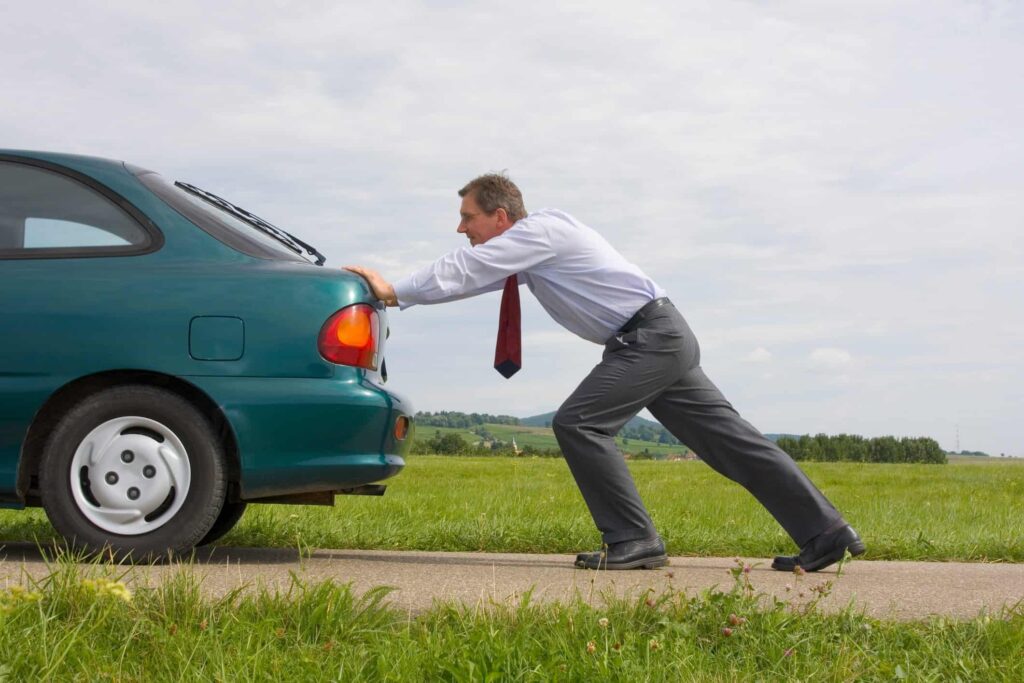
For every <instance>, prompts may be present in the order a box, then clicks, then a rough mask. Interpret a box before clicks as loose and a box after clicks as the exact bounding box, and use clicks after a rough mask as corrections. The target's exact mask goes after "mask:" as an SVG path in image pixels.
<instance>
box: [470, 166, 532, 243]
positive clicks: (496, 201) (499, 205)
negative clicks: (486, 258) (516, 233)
mask: <svg viewBox="0 0 1024 683" xmlns="http://www.w3.org/2000/svg"><path fill="white" fill-rule="evenodd" d="M459 196H460V197H462V207H461V208H460V209H459V215H460V216H461V218H462V220H461V221H459V232H460V233H464V234H465V235H466V237H468V238H469V243H470V244H472V245H473V246H474V247H475V246H477V245H480V244H483V243H484V242H486V241H487V240H489V239H491V238H492V237H497V236H498V235H500V234H501V233H503V232H505V231H506V230H508V229H509V228H511V227H512V225H513V224H514V223H515V222H516V221H518V220H519V219H520V218H525V217H526V207H524V206H523V195H522V193H521V192H520V191H519V188H518V187H516V184H515V183H513V182H512V181H511V180H509V179H508V177H506V176H505V175H502V174H498V173H488V174H487V175H482V176H480V177H479V178H474V179H473V180H471V181H469V182H468V183H467V184H466V186H465V187H464V188H462V189H461V190H459Z"/></svg>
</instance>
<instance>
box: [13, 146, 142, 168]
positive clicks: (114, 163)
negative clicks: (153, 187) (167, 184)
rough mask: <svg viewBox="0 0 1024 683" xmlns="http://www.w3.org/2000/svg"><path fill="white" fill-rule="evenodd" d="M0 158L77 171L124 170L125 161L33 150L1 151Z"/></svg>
mask: <svg viewBox="0 0 1024 683" xmlns="http://www.w3.org/2000/svg"><path fill="white" fill-rule="evenodd" d="M0 156H12V157H21V158H24V159H37V160H39V161H49V162H50V163H53V164H59V165H61V166H66V167H68V168H71V169H74V170H76V171H87V170H96V169H98V168H104V167H105V168H106V169H108V170H111V171H115V170H119V171H123V170H124V162H123V161H120V160H117V159H106V158H103V157H96V156H88V155H84V154H65V153H62V152H45V151H41V150H31V149H0Z"/></svg>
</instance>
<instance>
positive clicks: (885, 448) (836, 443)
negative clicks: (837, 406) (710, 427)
mask: <svg viewBox="0 0 1024 683" xmlns="http://www.w3.org/2000/svg"><path fill="white" fill-rule="evenodd" d="M777 443H778V445H779V448H781V449H782V450H784V451H786V452H787V453H789V455H790V457H792V458H793V459H794V460H807V461H812V462H838V461H848V462H899V463H902V462H919V463H933V464H940V465H941V464H945V463H946V462H947V461H946V452H945V451H943V450H942V447H941V446H939V444H938V442H937V441H935V439H930V438H927V437H918V438H909V437H904V438H900V439H897V438H896V437H894V436H880V437H876V438H872V439H865V438H864V437H863V436H856V435H853V434H836V435H834V436H829V435H827V434H817V435H815V436H810V435H807V434H805V435H804V436H801V437H799V438H792V437H788V436H783V437H780V438H779V440H778V442H777Z"/></svg>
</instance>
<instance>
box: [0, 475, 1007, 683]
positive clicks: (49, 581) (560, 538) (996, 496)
mask: <svg viewBox="0 0 1024 683" xmlns="http://www.w3.org/2000/svg"><path fill="white" fill-rule="evenodd" d="M630 467H631V468H632V470H633V472H634V474H635V476H636V479H637V482H638V484H639V487H640V490H641V492H642V495H643V496H644V498H645V499H646V501H647V502H648V505H649V507H650V508H651V510H652V513H653V514H654V517H655V520H656V522H657V524H658V526H659V528H660V530H661V531H662V533H663V535H664V536H665V537H666V539H667V541H668V544H669V549H670V552H672V553H673V554H679V555H686V554H700V555H711V554H713V555H752V556H769V555H771V554H774V553H775V552H779V551H789V550H791V547H790V545H789V541H788V540H787V539H786V537H785V536H784V535H783V534H782V533H781V532H780V531H779V530H778V529H777V528H776V525H775V523H774V522H773V521H772V520H771V519H770V518H769V517H768V515H767V514H766V513H764V511H763V510H761V509H760V508H759V506H758V505H757V504H756V503H755V502H754V501H753V500H752V499H751V497H750V496H749V495H748V494H747V493H746V492H745V491H742V490H741V489H740V488H739V487H737V486H736V485H734V484H732V483H730V482H728V481H726V480H725V479H723V478H722V477H720V476H718V475H716V474H714V473H713V472H711V471H710V469H709V468H708V467H707V466H706V465H704V464H703V463H700V462H652V461H643V462H633V463H631V464H630ZM804 467H805V468H806V470H807V471H808V473H809V474H810V476H811V478H812V479H814V481H815V482H817V483H818V484H819V485H820V486H821V487H822V488H823V489H824V490H825V492H826V493H827V494H828V495H829V496H830V497H831V498H832V499H833V500H834V502H835V503H836V504H837V505H838V506H839V507H840V509H842V510H843V511H844V512H845V513H846V515H847V517H848V518H849V519H850V521H851V522H853V523H854V524H855V525H856V526H857V527H858V529H859V530H860V531H861V533H862V535H863V536H864V537H865V539H866V540H867V543H868V547H869V551H868V555H867V558H868V559H882V558H900V559H910V558H914V559H930V560H942V559H961V560H977V561H983V560H989V561H993V560H998V561H1018V562H1019V561H1022V560H1024V545H1022V540H1021V539H1024V504H1022V496H1021V493H1022V489H1024V463H1017V462H991V461H989V462H985V463H984V465H979V464H978V461H975V460H972V461H969V462H966V461H965V462H955V463H952V464H950V465H946V466H936V465H863V464H852V463H810V464H805V465H804ZM52 535H53V533H52V529H50V527H49V525H48V523H47V522H46V520H45V517H43V516H42V514H41V513H40V512H39V511H22V512H17V511H9V510H8V511H0V543H2V541H4V540H22V541H23V540H32V539H37V540H40V541H45V540H47V539H50V538H52ZM225 542H226V543H228V544H240V545H277V546H282V545H283V546H291V547H299V548H300V549H302V548H306V547H309V546H319V547H347V548H410V549H411V548H419V549H438V550H491V551H535V552H572V551H575V550H578V549H580V548H588V547H596V544H597V542H598V537H597V534H596V532H595V531H594V529H593V528H592V524H591V522H590V520H589V517H588V515H587V513H586V511H585V509H584V507H583V503H582V500H581V499H580V497H579V494H578V493H577V492H576V490H575V488H574V486H573V483H572V480H571V478H570V476H569V474H568V472H567V469H566V467H565V463H564V462H562V461H561V460H560V459H554V458H496V457H492V458H467V457H438V456H419V457H413V458H411V459H410V461H409V466H408V468H407V471H405V472H404V473H403V474H402V475H400V476H399V477H397V478H396V479H394V480H393V481H392V482H391V486H390V488H389V490H388V493H387V495H386V496H384V497H383V498H361V497H350V498H346V497H340V498H338V500H337V505H336V507H335V508H300V507H290V506H256V507H253V508H251V509H250V510H249V511H248V512H247V513H246V516H245V517H244V518H243V520H242V522H241V524H240V525H239V526H238V527H237V528H236V530H235V531H233V532H232V533H231V534H229V535H228V536H227V537H226V538H225ZM119 571H120V570H119V569H118V568H117V567H112V566H104V565H96V566H86V567H79V566H76V565H73V564H69V563H66V562H63V561H58V562H56V563H54V565H53V573H52V574H51V575H50V576H49V577H48V578H46V579H44V580H43V581H41V582H39V583H37V584H29V585H26V586H6V587H2V588H0V681H4V680H96V681H105V680H112V681H113V680H117V681H164V680H168V681H170V680H243V681H248V680H302V681H306V680H346V681H348V680H353V681H360V680H374V681H376V680H394V681H407V680H408V681H420V680H422V681H433V680H450V681H477V680H494V681H505V680H517V681H558V680H566V681H569V680H571V681H576V680H601V681H604V680H608V681H637V680H650V681H662V680H664V681H678V680H694V681H723V680H724V681H746V680H787V679H791V680H844V681H853V680H858V681H859V680H865V681H881V680H894V679H897V680H899V679H905V680H964V681H966V680H1022V679H1024V606H1022V605H1017V606H1016V607H1014V608H1011V609H1009V610H1007V611H1005V612H1001V613H998V614H982V615H978V617H977V618H975V619H970V620H965V621H952V620H947V619H942V618H933V619H930V620H925V621H918V622H911V623H903V622H890V621H879V620H875V619H871V618H869V617H865V616H863V615H862V614H860V613H858V612H857V611H856V610H855V609H853V608H849V609H847V610H846V611H844V612H842V613H839V614H823V613H820V612H818V611H817V610H816V609H815V608H814V606H813V604H812V605H811V606H809V607H794V606H792V605H789V604H787V603H785V602H782V601H774V602H773V601H771V600H765V599H763V596H758V595H756V594H754V593H753V590H752V589H750V588H749V587H748V586H747V585H746V584H745V582H744V578H743V574H742V573H741V572H737V573H736V575H735V576H736V583H735V585H734V586H733V587H732V588H731V589H728V588H726V589H724V590H718V589H716V590H714V591H709V592H706V593H704V594H702V595H700V596H696V597H693V596H689V597H688V596H687V595H685V594H684V593H682V592H678V591H673V590H668V591H666V592H665V593H664V594H662V595H646V596H641V597H640V598H638V599H635V600H632V601H624V600H619V599H613V598H608V599H607V600H605V599H604V598H602V597H600V596H598V597H596V598H594V599H593V600H589V601H583V600H578V601H576V602H571V603H563V604H547V605H539V604H531V603H530V601H529V596H528V595H527V596H524V597H523V599H522V601H521V602H520V604H518V605H511V606H510V605H506V604H502V605H482V606H477V607H467V606H462V605H458V604H452V603H437V604H435V606H434V607H433V608H432V609H430V610H429V611H427V612H426V613H422V614H409V613H405V612H401V611H398V610H396V609H394V608H391V607H388V606H387V603H386V593H387V589H385V588H381V589H379V590H374V591H371V592H369V593H367V594H364V595H354V594H353V593H352V591H351V590H350V589H349V588H348V587H347V586H344V585H338V584H335V583H309V584H307V583H303V582H301V581H300V580H299V579H297V578H296V579H295V581H294V584H293V586H292V588H291V590H290V591H288V592H287V593H284V594H270V593H265V592H257V593H243V592H236V593H232V594H229V595H227V596H226V597H224V598H221V599H213V598H207V597H203V595H202V593H201V591H200V589H199V583H198V582H199V581H200V580H201V579H200V578H199V576H200V574H196V573H191V572H189V571H188V569H187V567H186V569H185V570H184V571H183V572H182V573H181V574H180V575H178V576H177V577H176V578H175V579H173V580H171V581H169V582H167V583H165V584H164V585H162V586H160V587H158V588H155V589H141V590H139V591H137V592H136V593H135V594H134V595H133V594H131V592H130V590H129V588H128V587H126V586H125V585H123V584H121V583H120V582H119V581H118V579H119V574H118V572H119ZM155 652H159V653H160V655H159V657H154V656H153V653H155Z"/></svg>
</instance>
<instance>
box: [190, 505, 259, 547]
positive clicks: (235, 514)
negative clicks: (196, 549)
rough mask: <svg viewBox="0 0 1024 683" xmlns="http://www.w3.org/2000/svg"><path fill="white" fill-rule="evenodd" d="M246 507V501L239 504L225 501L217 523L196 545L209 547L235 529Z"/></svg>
mask: <svg viewBox="0 0 1024 683" xmlns="http://www.w3.org/2000/svg"><path fill="white" fill-rule="evenodd" d="M246 507H247V506H246V504H245V501H241V500H240V501H238V502H237V503H232V502H228V501H225V503H224V507H223V508H221V511H220V514H219V515H217V521H216V522H214V523H213V526H212V527H211V528H210V530H209V531H207V532H206V535H205V536H203V540H201V541H199V543H196V545H197V546H200V545H209V544H211V543H213V542H214V541H216V540H219V539H220V538H221V536H223V535H224V534H226V533H227V532H229V531H231V530H232V529H234V528H235V525H236V524H238V520H240V519H242V515H243V514H244V513H245V508H246Z"/></svg>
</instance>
